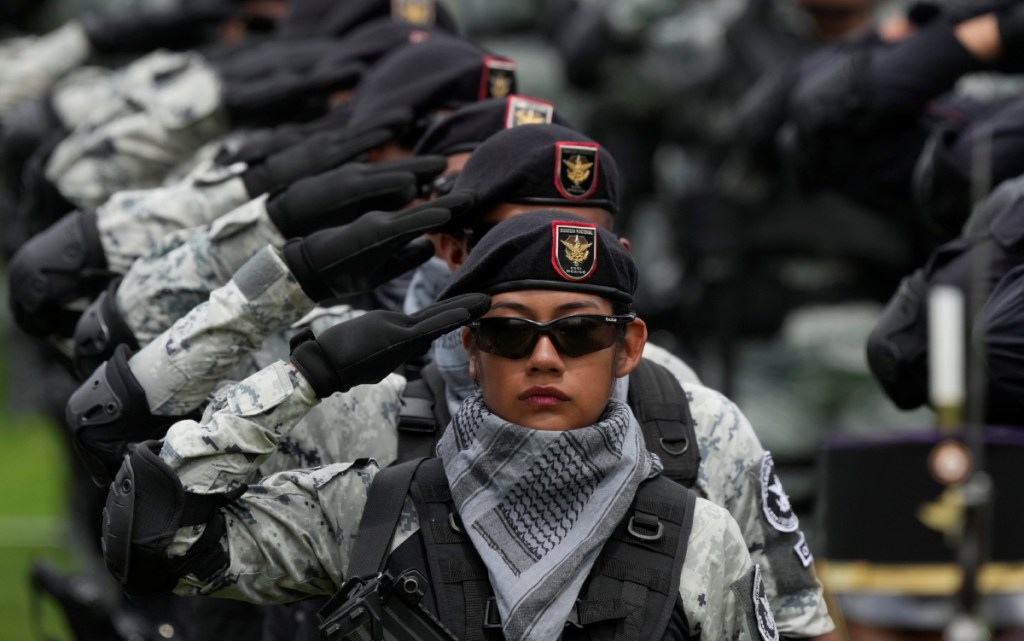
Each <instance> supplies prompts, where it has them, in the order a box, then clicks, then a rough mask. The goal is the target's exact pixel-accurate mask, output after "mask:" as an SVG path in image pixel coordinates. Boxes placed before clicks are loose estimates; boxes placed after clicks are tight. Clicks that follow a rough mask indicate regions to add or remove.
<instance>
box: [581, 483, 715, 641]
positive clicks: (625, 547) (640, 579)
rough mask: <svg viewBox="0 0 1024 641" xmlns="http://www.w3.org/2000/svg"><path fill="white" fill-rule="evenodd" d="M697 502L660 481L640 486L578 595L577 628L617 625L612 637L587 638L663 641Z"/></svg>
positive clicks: (600, 632)
mask: <svg viewBox="0 0 1024 641" xmlns="http://www.w3.org/2000/svg"><path fill="white" fill-rule="evenodd" d="M696 499H697V495H696V494H695V493H694V492H692V491H690V490H688V489H687V488H685V487H683V486H681V485H680V484H678V483H676V482H674V481H671V480H669V479H667V478H665V477H664V476H658V477H656V478H654V479H651V480H649V481H645V482H644V483H642V484H641V485H640V489H639V490H638V492H637V496H636V498H634V500H633V505H632V507H631V509H630V511H629V512H628V513H627V516H626V518H625V519H623V521H622V522H621V523H619V525H618V527H616V530H615V533H614V534H613V535H612V537H611V538H610V539H609V540H608V542H607V543H606V544H605V547H604V549H602V551H601V555H600V556H599V557H598V560H597V563H595V565H594V570H593V571H592V572H591V576H590V579H589V580H588V583H587V584H586V586H585V587H584V589H583V591H582V592H581V594H580V602H579V603H578V604H577V612H579V613H580V624H581V625H587V624H588V623H591V624H593V623H602V622H606V621H615V620H618V621H620V623H619V624H618V625H617V626H616V629H615V631H614V634H613V635H612V634H611V631H610V630H607V629H603V628H595V629H594V630H593V632H592V633H591V638H594V639H614V640H615V641H646V640H647V639H661V638H662V637H663V636H664V634H665V631H666V629H667V627H668V625H669V621H670V620H671V618H672V615H673V612H674V610H675V608H676V607H677V605H676V604H677V601H678V598H679V581H680V577H681V575H682V570H683V562H684V561H685V559H686V545H687V542H688V541H689V538H690V530H691V528H692V527H693V509H694V505H695V504H696ZM582 613H588V616H586V617H584V616H583V614H582ZM570 622H571V621H570ZM571 623H572V622H571Z"/></svg>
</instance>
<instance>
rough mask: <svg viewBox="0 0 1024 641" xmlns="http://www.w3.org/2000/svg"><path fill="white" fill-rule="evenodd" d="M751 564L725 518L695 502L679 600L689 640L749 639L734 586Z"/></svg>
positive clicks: (707, 505) (706, 504) (736, 529)
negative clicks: (686, 624) (684, 616)
mask: <svg viewBox="0 0 1024 641" xmlns="http://www.w3.org/2000/svg"><path fill="white" fill-rule="evenodd" d="M751 568H752V563H751V561H750V554H748V553H747V547H746V544H745V543H744V542H743V536H742V535H741V534H740V531H739V527H738V526H737V525H736V522H735V521H734V520H733V519H732V518H731V517H730V516H729V513H728V512H726V511H725V510H723V509H722V508H720V507H718V506H717V505H714V504H713V503H711V502H709V501H706V500H704V499H700V498H699V499H697V503H696V506H695V509H694V515H693V529H692V530H691V531H690V540H689V542H688V543H687V548H686V560H685V562H684V563H683V573H682V578H681V580H680V583H679V596H680V598H681V599H682V602H683V611H684V612H685V613H686V621H687V623H688V624H689V627H690V633H691V636H693V637H694V638H696V637H697V636H700V638H702V639H736V640H739V639H751V638H757V637H756V636H753V635H752V634H751V631H750V630H749V626H748V624H747V618H746V616H745V609H744V601H743V598H742V597H740V596H739V595H737V594H736V593H735V591H734V590H733V589H732V587H731V586H732V585H733V584H734V583H735V582H736V581H738V580H742V579H743V578H744V577H745V576H747V575H748V574H749V573H750V570H751Z"/></svg>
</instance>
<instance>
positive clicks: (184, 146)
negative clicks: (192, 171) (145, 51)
mask: <svg viewBox="0 0 1024 641" xmlns="http://www.w3.org/2000/svg"><path fill="white" fill-rule="evenodd" d="M147 58H148V60H147V64H148V67H142V68H137V69H136V70H134V71H130V72H128V73H126V74H125V75H124V76H122V77H121V79H120V81H119V82H120V83H121V89H122V93H123V94H125V96H126V100H125V104H126V105H128V110H127V111H126V113H122V114H119V115H117V116H116V117H114V118H112V119H107V120H105V121H103V122H100V123H97V122H96V121H95V120H93V119H92V116H90V117H89V118H87V119H86V120H85V121H84V122H82V123H80V124H79V125H78V126H77V127H76V128H75V130H74V131H73V132H72V133H71V135H69V136H68V137H67V138H65V139H64V140H63V141H62V142H61V143H60V144H59V145H58V146H57V148H56V149H54V151H53V154H52V155H51V156H50V159H49V161H48V162H47V166H46V177H47V178H48V179H49V180H50V181H51V182H52V183H53V184H54V185H55V186H56V187H57V189H58V190H59V191H60V193H61V194H63V195H64V197H65V198H67V199H68V200H70V201H71V202H73V203H75V204H76V206H78V207H79V208H82V209H92V208H95V207H98V206H99V205H100V204H101V203H103V202H104V201H106V200H107V199H108V198H110V196H111V195H113V194H114V193H115V192H117V191H122V190H125V189H139V188H145V187H155V186H157V185H159V184H160V182H161V181H162V180H163V178H164V176H165V175H166V174H167V172H168V171H169V170H170V169H172V168H173V167H174V166H175V165H177V164H178V163H179V162H180V161H181V160H183V159H184V158H186V157H188V156H189V155H191V154H192V153H193V152H195V151H196V149H198V148H199V147H200V146H201V145H203V144H204V143H206V142H208V141H210V140H213V139H215V138H219V137H220V136H223V135H224V134H225V133H226V132H227V131H228V129H229V123H228V119H227V116H226V114H225V113H224V110H223V109H222V105H221V102H220V84H219V80H218V79H217V76H216V74H215V73H214V72H213V70H212V69H211V68H210V66H209V65H208V64H207V63H206V62H205V61H204V60H203V58H202V57H201V56H199V55H198V54H195V53H181V54H171V53H162V54H158V55H155V56H149V57H147Z"/></svg>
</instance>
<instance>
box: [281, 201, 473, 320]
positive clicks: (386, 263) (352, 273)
mask: <svg viewBox="0 0 1024 641" xmlns="http://www.w3.org/2000/svg"><path fill="white" fill-rule="evenodd" d="M472 200H473V199H472V197H470V196H467V195H465V194H453V195H451V196H445V197H444V198H438V199H437V200H434V201H431V202H427V203H424V204H422V205H418V206H416V207H413V208H411V209H407V210H405V211H373V212H370V213H368V214H365V215H363V216H362V217H361V218H359V219H358V220H356V221H355V222H353V223H350V224H348V225H345V226H343V227H332V228H331V229H325V230H323V231H319V232H317V233H315V234H310V235H309V236H306V237H305V238H299V239H295V240H292V241H289V242H288V243H287V244H286V245H285V246H284V250H283V253H284V260H285V262H286V263H287V264H288V269H290V270H291V272H292V274H293V275H294V276H295V279H296V280H298V281H299V285H301V286H302V290H303V291H304V292H306V295H307V296H309V297H310V299H312V300H314V301H317V302H322V301H327V300H331V299H333V298H338V297H344V296H354V295H356V294H363V293H366V292H369V291H372V290H373V289H374V288H376V287H377V286H378V285H380V284H382V283H386V282H388V281H389V280H391V279H393V278H397V277H398V276H400V275H402V274H404V273H405V272H407V271H409V270H410V269H413V268H414V267H416V266H418V265H420V264H421V263H423V262H425V261H426V260H428V259H429V258H430V257H431V256H432V255H433V254H434V248H433V245H432V244H431V243H430V241H429V240H427V239H421V238H419V236H421V235H423V234H426V233H430V232H433V231H436V230H438V229H439V228H440V227H442V226H444V225H446V224H447V223H448V222H449V221H451V219H452V218H453V217H454V216H455V214H458V213H461V212H462V211H464V210H465V209H467V208H468V207H469V206H470V205H471V204H472ZM410 241H412V242H410Z"/></svg>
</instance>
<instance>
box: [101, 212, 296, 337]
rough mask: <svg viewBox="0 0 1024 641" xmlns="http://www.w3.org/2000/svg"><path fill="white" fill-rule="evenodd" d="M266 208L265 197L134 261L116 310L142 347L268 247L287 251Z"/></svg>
mask: <svg viewBox="0 0 1024 641" xmlns="http://www.w3.org/2000/svg"><path fill="white" fill-rule="evenodd" d="M265 203H266V196H261V197H259V198H257V199H255V200H251V201H249V202H247V203H245V204H244V205H242V206H241V207H238V208H237V209H235V210H233V211H231V212H230V213H227V214H225V215H223V216H221V217H220V218H218V219H217V220H216V221H215V222H214V223H213V224H211V225H209V226H206V227H196V228H194V229H190V230H187V231H184V232H179V233H174V234H171V235H170V236H167V237H165V238H164V239H163V241H161V243H160V244H159V245H157V247H155V248H154V249H153V251H151V252H150V253H149V254H148V255H146V256H143V257H142V258H140V259H139V260H137V261H135V263H134V264H133V265H132V267H131V269H129V270H128V273H127V274H125V277H124V280H123V281H122V282H121V285H120V286H119V287H118V289H117V306H118V309H119V311H120V312H121V315H122V318H124V320H125V322H126V323H127V324H128V327H129V328H131V330H132V332H133V333H134V334H135V338H136V339H137V340H138V341H139V344H140V345H145V344H147V343H149V342H150V341H152V340H153V339H154V338H155V337H156V336H158V335H159V334H161V333H163V332H164V331H165V330H167V329H168V328H169V327H170V326H171V325H173V324H174V321H176V320H178V319H179V318H181V317H182V316H184V315H185V314H186V313H188V312H189V310H191V309H192V308H193V307H195V306H196V305H198V304H199V303H201V302H203V301H205V300H206V299H207V298H208V297H209V295H210V293H211V292H213V290H214V289H216V288H218V287H220V286H222V285H224V284H225V283H227V282H228V280H229V279H230V278H231V277H232V275H234V273H235V271H237V270H238V269H239V268H240V267H241V266H242V265H243V264H245V261H247V260H249V258H250V257H252V256H253V255H254V254H256V253H257V252H258V251H260V250H261V249H263V248H264V247H265V246H266V245H271V246H273V247H278V248H280V247H282V246H284V242H285V238H284V237H283V236H282V235H281V233H280V232H279V231H278V230H277V227H275V226H274V224H273V222H271V220H270V218H269V216H267V211H266V206H265Z"/></svg>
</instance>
